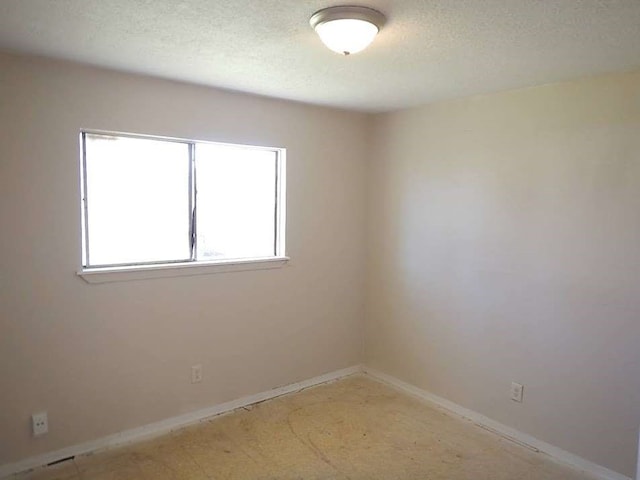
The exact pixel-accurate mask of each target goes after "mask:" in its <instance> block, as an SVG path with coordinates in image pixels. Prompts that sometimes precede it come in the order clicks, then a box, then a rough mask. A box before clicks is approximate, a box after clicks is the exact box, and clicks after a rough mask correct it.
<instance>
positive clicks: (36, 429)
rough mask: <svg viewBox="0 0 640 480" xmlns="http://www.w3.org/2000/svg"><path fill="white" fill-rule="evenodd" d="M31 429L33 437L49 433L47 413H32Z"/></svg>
mask: <svg viewBox="0 0 640 480" xmlns="http://www.w3.org/2000/svg"><path fill="white" fill-rule="evenodd" d="M31 429H32V430H33V436H34V437H37V436H39V435H44V434H45V433H47V432H48V431H49V419H48V418H47V412H40V413H34V414H33V415H31Z"/></svg>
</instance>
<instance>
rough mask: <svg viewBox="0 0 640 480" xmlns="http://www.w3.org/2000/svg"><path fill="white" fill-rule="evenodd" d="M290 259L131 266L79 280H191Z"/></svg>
mask: <svg viewBox="0 0 640 480" xmlns="http://www.w3.org/2000/svg"><path fill="white" fill-rule="evenodd" d="M288 261H289V257H273V258H247V259H242V260H223V261H218V262H198V263H195V262H193V263H191V262H190V263H163V264H158V265H127V266H123V267H107V268H85V269H83V270H80V271H79V272H78V276H80V277H82V279H83V280H84V281H85V282H87V283H110V282H126V281H131V280H146V279H153V278H166V277H189V276H193V275H210V274H214V273H224V272H243V271H248V270H267V269H272V268H281V267H284V266H285V265H286V264H287V262H288Z"/></svg>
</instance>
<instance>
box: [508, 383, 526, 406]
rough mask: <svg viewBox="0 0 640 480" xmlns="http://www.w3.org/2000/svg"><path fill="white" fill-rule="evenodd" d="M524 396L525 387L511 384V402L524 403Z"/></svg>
mask: <svg viewBox="0 0 640 480" xmlns="http://www.w3.org/2000/svg"><path fill="white" fill-rule="evenodd" d="M523 395H524V386H523V385H521V384H519V383H516V382H511V400H513V401H514V402H518V403H522V397H523Z"/></svg>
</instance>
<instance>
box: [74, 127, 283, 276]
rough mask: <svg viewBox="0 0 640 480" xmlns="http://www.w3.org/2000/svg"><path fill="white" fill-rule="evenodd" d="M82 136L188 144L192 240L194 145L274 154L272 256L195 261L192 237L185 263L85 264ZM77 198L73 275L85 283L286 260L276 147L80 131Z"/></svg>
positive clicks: (243, 268) (277, 264)
mask: <svg viewBox="0 0 640 480" xmlns="http://www.w3.org/2000/svg"><path fill="white" fill-rule="evenodd" d="M86 135H108V136H116V137H128V138H139V139H147V140H157V141H166V142H178V143H185V144H187V145H189V156H190V164H191V171H190V175H189V189H190V192H191V193H190V195H191V198H190V202H189V208H190V211H191V212H192V219H191V223H190V235H191V236H192V238H194V237H195V236H196V235H195V233H196V232H195V231H194V230H193V229H194V220H193V212H194V209H195V206H196V198H195V177H194V174H195V154H194V152H195V145H196V144H203V143H206V144H214V145H223V146H232V147H240V148H250V149H256V150H267V151H270V152H274V153H275V154H276V185H275V203H276V205H275V222H274V223H275V225H274V227H275V242H274V256H273V257H271V256H270V257H260V258H239V259H220V260H197V259H196V258H195V252H196V244H195V242H196V240H195V238H194V240H193V242H192V245H191V258H190V259H189V260H187V261H180V260H178V261H164V262H146V263H134V264H126V265H104V266H103V265H101V266H90V265H88V259H89V231H88V228H87V225H88V208H89V207H88V201H89V199H88V197H87V174H86V172H87V163H86V149H85V136H86ZM79 138H80V180H81V181H80V194H81V195H80V198H81V202H80V203H81V232H82V242H81V243H82V254H81V259H80V268H79V269H78V271H77V274H78V275H79V276H80V277H82V278H83V279H84V280H85V281H87V282H88V283H106V282H117V281H126V280H142V279H151V278H162V277H175V276H191V275H206V274H211V273H222V272H235V271H246V270H264V269H272V268H280V267H283V266H285V265H286V264H287V262H288V260H289V257H287V256H286V254H285V252H286V250H285V248H286V238H285V237H286V149H285V148H279V147H263V146H254V145H242V144H233V143H223V142H211V141H204V140H190V139H182V138H175V137H162V136H156V135H145V134H135V133H126V132H112V131H106V130H89V129H82V130H81V131H80V137H79Z"/></svg>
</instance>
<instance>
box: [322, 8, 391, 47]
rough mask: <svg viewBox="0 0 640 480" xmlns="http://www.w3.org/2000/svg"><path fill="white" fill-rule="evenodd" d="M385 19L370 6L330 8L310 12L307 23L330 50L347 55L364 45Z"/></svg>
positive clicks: (378, 29) (371, 38)
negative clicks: (311, 13) (311, 14)
mask: <svg viewBox="0 0 640 480" xmlns="http://www.w3.org/2000/svg"><path fill="white" fill-rule="evenodd" d="M385 20H386V19H385V17H384V15H383V14H382V13H380V12H378V11H377V10H373V9H372V8H367V7H330V8H325V9H324V10H320V11H318V12H316V13H314V14H313V16H312V17H311V20H309V23H310V24H311V26H312V27H313V28H314V30H315V31H316V33H317V34H318V36H319V37H320V40H322V42H323V43H324V44H325V45H326V46H327V47H328V48H329V49H330V50H333V51H334V52H337V53H340V54H343V55H350V54H352V53H358V52H360V51H362V50H364V49H365V48H367V47H368V46H369V44H370V43H371V42H373V40H374V39H375V37H376V35H377V34H378V32H379V31H380V28H382V26H383V25H384V23H385Z"/></svg>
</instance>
